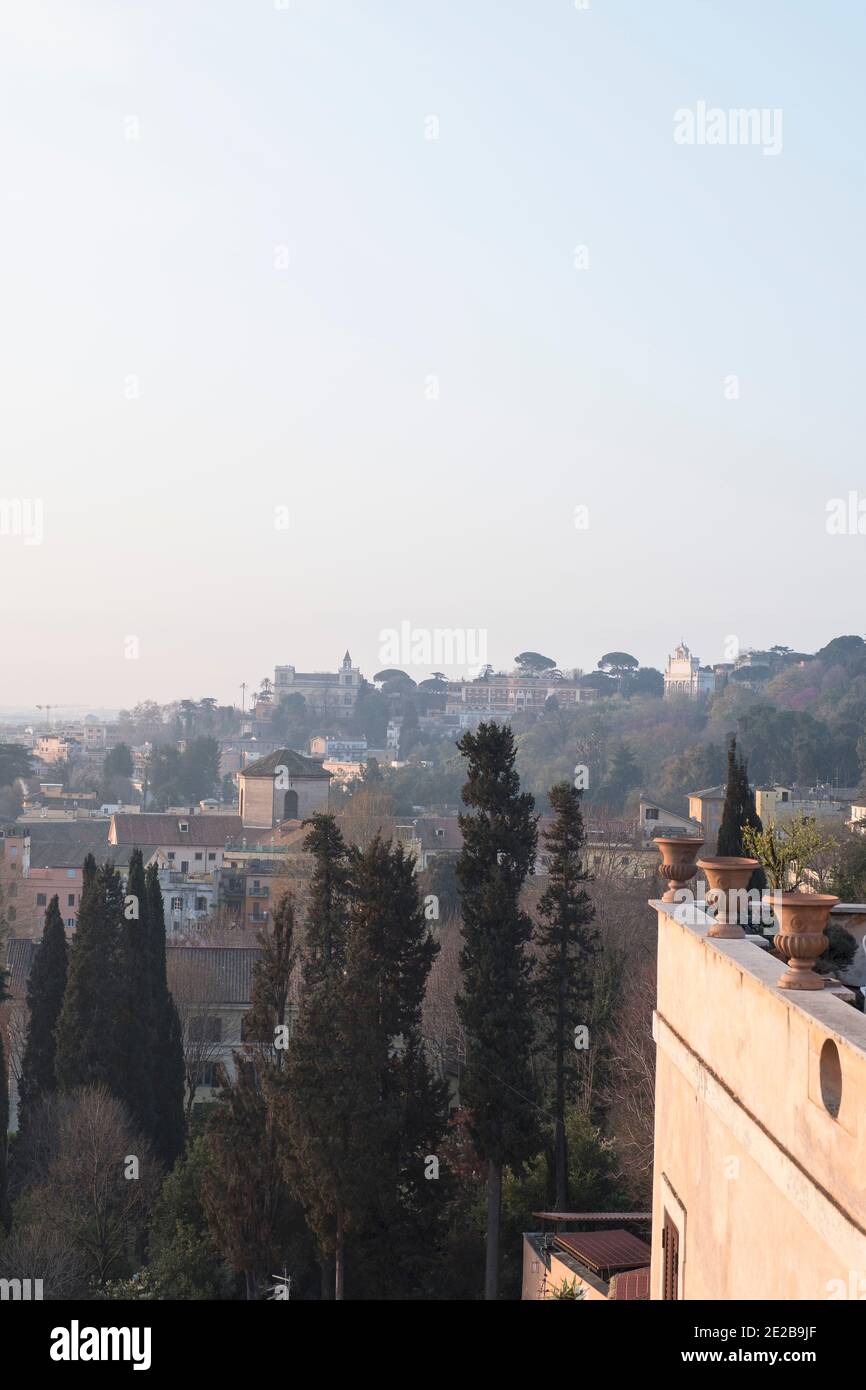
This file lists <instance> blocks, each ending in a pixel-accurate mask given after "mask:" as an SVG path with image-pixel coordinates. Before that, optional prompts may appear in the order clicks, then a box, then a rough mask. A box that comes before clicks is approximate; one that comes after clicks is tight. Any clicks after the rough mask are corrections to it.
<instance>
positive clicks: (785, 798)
mask: <svg viewBox="0 0 866 1390" xmlns="http://www.w3.org/2000/svg"><path fill="white" fill-rule="evenodd" d="M782 800H783V801H787V800H788V793H787V792H782Z"/></svg>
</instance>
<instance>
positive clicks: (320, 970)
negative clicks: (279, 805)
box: [304, 812, 349, 990]
mask: <svg viewBox="0 0 866 1390" xmlns="http://www.w3.org/2000/svg"><path fill="white" fill-rule="evenodd" d="M304 824H305V825H306V826H308V827H309V834H308V835H307V838H306V839H305V841H304V848H305V850H306V851H307V853H308V854H310V855H312V857H313V874H312V878H311V881H310V897H309V907H308V910H307V923H306V928H307V931H306V940H305V944H304V985H305V988H306V989H307V990H310V989H314V988H315V987H316V985H317V984H319V983H320V982H321V981H322V980H324V979H326V978H328V977H330V976H332V975H333V974H334V972H335V971H337V970H339V969H340V968H342V965H343V962H344V960H345V954H346V924H347V920H348V895H349V857H348V850H347V848H346V842H345V840H344V839H343V835H342V832H341V831H340V828H339V826H338V825H337V822H336V820H335V818H334V817H333V816H332V815H326V814H323V813H321V812H319V813H318V814H317V815H314V816H312V817H311V818H310V819H309V820H306V821H304Z"/></svg>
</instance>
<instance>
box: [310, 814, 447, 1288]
mask: <svg viewBox="0 0 866 1390" xmlns="http://www.w3.org/2000/svg"><path fill="white" fill-rule="evenodd" d="M332 847H333V846H332V844H331V846H330V847H329V844H328V842H327V841H326V840H324V839H323V840H321V841H320V842H319V846H318V852H319V853H320V854H321V855H322V856H323V857H324V856H329V855H330V853H331V848H332ZM322 901H323V899H322V898H320V899H319V900H318V902H319V904H320V905H321V903H322ZM331 921H332V923H333V922H335V921H336V923H337V926H338V931H337V936H338V937H339V938H340V939H344V940H345V947H344V950H340V951H339V952H337V953H333V954H332V957H331V960H332V968H331V969H330V970H326V971H324V972H323V973H320V974H319V980H318V983H317V984H316V985H315V987H314V988H313V989H312V990H310V991H307V990H306V989H305V991H304V996H303V999H302V1003H301V1011H300V1017H299V1020H298V1025H297V1027H296V1029H295V1032H294V1034H293V1036H292V1042H291V1047H290V1051H289V1059H288V1066H287V1074H286V1079H285V1086H284V1089H283V1099H284V1107H285V1124H286V1128H287V1137H288V1148H289V1152H288V1160H287V1161H288V1167H289V1172H290V1174H291V1178H292V1182H293V1185H294V1186H295V1187H296V1190H297V1191H298V1193H299V1195H300V1198H301V1201H302V1203H303V1205H304V1209H305V1212H306V1214H307V1219H308V1221H309V1224H310V1226H311V1228H312V1230H313V1231H314V1233H315V1235H316V1238H317V1241H318V1243H319V1247H320V1251H321V1254H322V1259H323V1261H324V1260H325V1259H330V1258H333V1260H334V1266H335V1280H334V1283H335V1296H336V1297H337V1298H338V1299H340V1298H342V1297H343V1294H344V1283H345V1247H346V1241H347V1237H349V1236H351V1237H352V1238H353V1241H354V1246H353V1248H355V1249H356V1250H357V1251H358V1253H359V1256H360V1263H361V1264H362V1265H364V1264H366V1268H367V1271H368V1274H369V1275H370V1276H371V1277H372V1279H373V1280H374V1281H375V1282H376V1283H377V1285H378V1287H379V1288H381V1287H382V1286H383V1285H386V1286H387V1287H388V1288H389V1290H390V1291H391V1292H392V1293H393V1289H394V1281H395V1277H396V1278H399V1279H400V1280H401V1288H402V1291H403V1292H405V1293H412V1292H418V1291H419V1290H420V1289H421V1288H422V1287H423V1280H424V1265H425V1262H426V1264H427V1265H428V1266H429V1264H430V1263H431V1250H430V1247H429V1241H430V1240H431V1238H433V1237H434V1236H435V1229H436V1222H437V1219H438V1215H439V1211H440V1210H441V1200H440V1193H441V1189H440V1191H439V1192H437V1191H436V1184H433V1183H430V1182H429V1181H426V1179H425V1175H424V1170H425V1159H426V1157H427V1155H429V1154H430V1153H431V1152H432V1153H433V1154H435V1153H436V1148H437V1146H438V1145H439V1143H440V1141H441V1139H442V1137H443V1135H444V1131H445V1127H446V1124H447V1088H446V1086H445V1085H444V1083H441V1082H439V1081H437V1080H436V1079H435V1078H434V1077H433V1076H432V1075H431V1073H430V1070H429V1067H428V1063H427V1059H426V1056H425V1053H424V1049H423V1041H422V1037H421V1005H422V1002H423V998H424V990H425V986H426V981H427V976H428V974H429V970H430V966H431V964H432V962H433V959H434V956H435V954H436V951H437V949H438V947H437V945H436V943H435V942H434V941H433V939H432V937H431V936H430V934H429V930H428V927H427V923H426V919H425V916H424V910H423V907H422V905H421V900H420V896H419V890H418V883H417V879H416V876H415V870H414V862H413V860H412V859H411V858H409V857H408V856H407V855H406V854H405V851H404V849H403V846H402V845H397V846H394V847H391V846H390V845H389V844H387V843H384V842H383V841H382V840H381V839H380V837H379V836H376V837H375V838H374V839H373V840H372V842H371V844H370V845H369V846H368V848H367V849H366V850H365V851H363V852H361V851H353V853H352V855H351V896H350V900H349V913H348V921H347V923H346V924H345V926H344V925H343V923H342V922H340V920H339V918H332V919H331ZM311 939H312V942H313V943H314V944H313V949H314V950H316V949H317V942H318V933H317V930H315V929H314V930H313V932H312V933H311ZM335 955H336V956H343V958H344V965H343V966H341V967H339V968H334V967H333V960H334V958H335ZM321 961H322V956H321V954H319V953H318V952H317V954H316V956H314V961H313V964H314V970H315V968H316V967H317V965H320V964H321ZM383 1231H387V1233H388V1243H387V1250H386V1249H385V1248H384V1247H383V1244H382V1232H383ZM413 1262H414V1263H413Z"/></svg>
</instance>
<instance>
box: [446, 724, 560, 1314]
mask: <svg viewBox="0 0 866 1390" xmlns="http://www.w3.org/2000/svg"><path fill="white" fill-rule="evenodd" d="M457 746H458V748H459V749H460V752H461V753H462V754H463V756H464V757H465V758H466V760H467V764H468V775H467V780H466V784H465V786H464V787H463V793H462V795H463V801H464V802H465V804H466V805H467V806H468V807H470V811H469V813H468V814H466V813H464V814H461V816H460V828H461V831H462V833H463V849H462V851H461V854H460V858H459V861H458V866H457V878H458V882H459V884H460V891H461V896H462V916H463V942H464V944H463V951H462V953H461V957H460V963H461V967H462V970H463V991H462V994H461V996H460V997H459V999H458V1001H457V1007H458V1012H459V1015H460V1018H461V1021H462V1023H463V1026H464V1028H465V1030H466V1075H465V1082H464V1086H463V1100H464V1103H465V1105H466V1107H467V1110H468V1116H469V1121H468V1123H469V1131H470V1134H471V1136H472V1139H473V1141H474V1143H475V1146H476V1148H477V1150H478V1153H479V1156H480V1157H481V1158H482V1159H483V1160H484V1161H485V1162H486V1163H487V1256H486V1274H485V1297H486V1298H488V1299H495V1298H496V1297H497V1295H498V1287H499V1218H500V1208H501V1197H502V1169H503V1167H506V1166H508V1167H511V1168H514V1169H516V1170H517V1171H518V1172H520V1171H521V1170H522V1168H523V1165H524V1164H525V1163H526V1161H527V1160H528V1159H530V1158H532V1156H533V1155H534V1154H536V1153H537V1152H538V1150H539V1148H540V1147H541V1134H540V1130H539V1124H538V1119H537V1114H538V1107H537V1105H536V1103H535V1098H534V1095H533V1092H534V1083H533V1077H532V1070H531V1054H532V1047H533V1038H534V1024H533V1019H532V1010H531V985H530V961H529V958H528V954H527V950H526V947H527V944H528V942H529V940H530V937H531V935H532V922H531V919H530V918H529V916H528V914H527V913H526V912H524V911H523V910H522V908H521V906H520V893H521V889H522V888H523V885H524V883H525V882H526V878H527V875H528V874H529V873H530V871H531V869H532V866H533V863H534V860H535V850H536V844H537V834H538V832H537V823H536V818H535V816H534V815H533V807H534V803H533V799H532V797H531V796H530V795H529V793H528V792H521V790H520V779H519V777H518V775H517V773H516V771H515V769H514V759H515V751H514V737H513V735H512V733H511V730H510V729H509V728H507V727H506V726H503V725H499V724H495V723H489V724H479V726H478V730H477V732H476V733H474V734H473V733H466V734H464V735H463V737H462V738H461V739H460V741H459V743H458V745H457Z"/></svg>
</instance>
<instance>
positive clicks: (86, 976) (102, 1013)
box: [56, 854, 123, 1096]
mask: <svg viewBox="0 0 866 1390" xmlns="http://www.w3.org/2000/svg"><path fill="white" fill-rule="evenodd" d="M122 920H123V889H122V887H121V883H120V876H119V874H118V873H117V871H116V870H115V868H114V867H113V865H112V864H110V863H105V864H103V865H102V866H101V867H100V868H99V869H97V867H96V861H95V860H94V858H93V855H91V854H89V855H88V856H87V858H86V859H85V861H84V886H83V889H82V893H81V901H80V903H79V907H78V927H77V930H76V933H75V939H74V941H73V943H72V951H71V953H70V961H69V978H68V980H67V984H66V992H65V994H64V996H63V1007H62V1008H61V1011H60V1017H59V1019H58V1022H57V1055H56V1074H57V1085H58V1088H59V1089H60V1090H62V1091H74V1090H75V1089H76V1088H77V1087H79V1086H106V1087H107V1088H108V1089H109V1090H110V1091H111V1092H112V1093H113V1094H114V1095H117V1096H122V1095H123V1067H122V1057H121V1055H120V1052H119V1047H118V1044H119V1040H120V1039H119V1022H120V1019H121V1009H122V1002H123V994H122V978H121V941H120V934H121V923H122Z"/></svg>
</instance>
